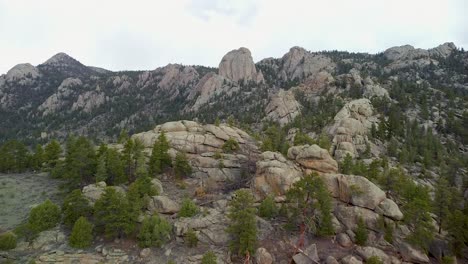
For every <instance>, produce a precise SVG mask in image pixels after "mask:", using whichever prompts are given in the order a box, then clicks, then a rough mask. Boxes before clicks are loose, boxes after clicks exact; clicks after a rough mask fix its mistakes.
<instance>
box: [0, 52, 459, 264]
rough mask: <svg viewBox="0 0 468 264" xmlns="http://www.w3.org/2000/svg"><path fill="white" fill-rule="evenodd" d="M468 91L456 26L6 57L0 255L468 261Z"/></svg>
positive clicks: (1, 90)
mask: <svg viewBox="0 0 468 264" xmlns="http://www.w3.org/2000/svg"><path fill="white" fill-rule="evenodd" d="M467 95H468V53H467V52H466V51H464V50H463V49H459V48H457V47H456V46H455V44H453V43H445V44H442V45H440V46H437V47H435V48H432V49H427V50H426V49H420V48H415V47H413V46H410V45H402V46H398V47H391V48H389V49H387V50H385V51H382V52H381V53H377V54H368V53H350V52H345V51H320V52H312V51H308V50H306V49H305V48H302V47H292V48H291V49H290V50H289V51H288V52H287V53H286V54H284V55H283V56H281V57H279V58H265V59H262V60H260V61H258V62H254V60H253V57H252V53H251V51H250V50H248V49H247V48H244V47H241V48H239V49H234V50H232V51H229V52H227V54H226V55H224V56H223V57H222V58H221V61H220V63H219V67H218V68H213V67H205V66H198V65H197V66H195V65H194V66H189V65H180V64H169V65H167V66H164V67H159V68H156V69H154V70H148V71H120V72H114V71H109V70H105V69H102V68H97V67H91V66H86V65H84V64H82V63H81V62H79V61H78V60H76V59H74V58H72V57H70V56H69V55H67V54H65V53H59V54H57V55H54V56H53V57H52V58H50V59H48V60H47V61H46V62H44V63H42V64H39V65H36V66H34V65H31V64H28V63H24V64H18V65H16V66H14V67H13V68H12V69H11V70H9V71H8V72H7V73H6V74H3V75H1V76H0V172H1V173H2V174H1V175H0V176H1V177H0V181H1V182H0V204H2V205H6V206H4V207H2V208H0V212H1V214H0V223H6V224H7V225H5V226H0V262H3V261H5V262H7V263H12V262H14V263H16V262H17V263H183V264H186V263H189V264H192V263H193V264H195V263H204V264H206V263H256V264H271V263H280V264H283V263H284V264H286V263H296V264H306V263H307V264H309V263H330V264H331V263H333V264H334V263H342V264H347V263H385V264H399V263H402V264H403V263H466V262H467V261H468V248H467V245H468V233H467V230H468V224H467V223H468V215H467V212H468V210H467V207H466V204H467V202H468V175H467V174H468V111H467V109H468V100H467V98H468V97H467ZM26 172H27V173H26ZM39 172H40V173H39ZM20 173H21V174H20ZM34 182H36V184H34ZM44 186H45V187H44ZM59 186H60V187H59ZM35 188H40V189H35ZM24 190H28V191H24ZM18 191H21V195H19V194H17V193H16V192H18ZM20 207H21V208H20Z"/></svg>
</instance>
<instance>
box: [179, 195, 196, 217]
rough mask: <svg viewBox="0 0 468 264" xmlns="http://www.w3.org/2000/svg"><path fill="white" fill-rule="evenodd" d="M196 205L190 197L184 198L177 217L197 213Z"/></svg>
mask: <svg viewBox="0 0 468 264" xmlns="http://www.w3.org/2000/svg"><path fill="white" fill-rule="evenodd" d="M198 211H199V209H198V206H197V205H196V204H195V203H194V202H193V201H192V200H190V199H188V198H185V199H184V200H183V201H182V205H181V207H180V211H179V213H178V214H177V216H178V217H192V216H194V215H196V214H197V213H198Z"/></svg>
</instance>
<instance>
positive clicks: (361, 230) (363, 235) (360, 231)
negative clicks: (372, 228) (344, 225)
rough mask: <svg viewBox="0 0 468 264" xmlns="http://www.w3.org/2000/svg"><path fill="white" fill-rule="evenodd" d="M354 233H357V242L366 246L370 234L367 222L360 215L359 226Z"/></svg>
mask: <svg viewBox="0 0 468 264" xmlns="http://www.w3.org/2000/svg"><path fill="white" fill-rule="evenodd" d="M354 233H355V235H356V244H358V245H360V246H365V245H366V243H367V236H368V235H369V231H367V228H366V224H365V223H364V219H362V217H359V219H358V222H357V228H356V230H355V231H354Z"/></svg>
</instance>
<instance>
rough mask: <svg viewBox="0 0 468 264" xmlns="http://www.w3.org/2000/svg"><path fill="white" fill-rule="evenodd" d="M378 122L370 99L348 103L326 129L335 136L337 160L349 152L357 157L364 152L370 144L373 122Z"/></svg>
mask: <svg viewBox="0 0 468 264" xmlns="http://www.w3.org/2000/svg"><path fill="white" fill-rule="evenodd" d="M376 122H377V117H376V116H374V115H373V107H372V104H371V102H370V100H369V99H358V100H354V101H351V102H349V103H347V104H346V105H345V106H344V107H343V108H342V109H341V110H340V111H339V112H338V113H337V114H336V115H335V118H334V122H333V124H332V125H331V126H329V127H327V129H326V131H327V133H328V134H329V135H331V136H332V137H333V142H332V143H333V145H332V149H333V151H332V153H333V155H334V157H335V159H337V160H341V159H343V158H344V157H345V156H346V155H347V154H349V155H351V157H355V156H357V155H359V154H360V153H363V152H364V151H365V150H366V148H367V144H368V138H367V134H368V133H369V131H370V129H371V127H372V123H376Z"/></svg>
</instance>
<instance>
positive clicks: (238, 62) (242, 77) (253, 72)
mask: <svg viewBox="0 0 468 264" xmlns="http://www.w3.org/2000/svg"><path fill="white" fill-rule="evenodd" d="M219 75H221V76H222V77H224V78H227V79H230V80H232V81H234V82H236V83H238V82H243V83H248V82H251V81H252V82H255V83H261V82H263V76H262V74H261V73H260V72H257V69H256V67H255V64H254V62H253V59H252V55H251V53H250V50H248V49H247V48H239V49H237V50H232V51H230V52H228V53H227V54H226V55H224V57H223V59H222V60H221V62H220V63H219Z"/></svg>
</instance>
